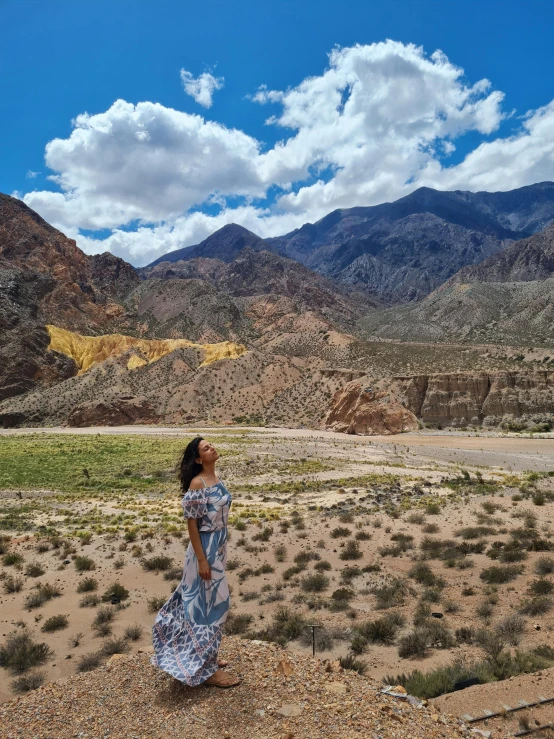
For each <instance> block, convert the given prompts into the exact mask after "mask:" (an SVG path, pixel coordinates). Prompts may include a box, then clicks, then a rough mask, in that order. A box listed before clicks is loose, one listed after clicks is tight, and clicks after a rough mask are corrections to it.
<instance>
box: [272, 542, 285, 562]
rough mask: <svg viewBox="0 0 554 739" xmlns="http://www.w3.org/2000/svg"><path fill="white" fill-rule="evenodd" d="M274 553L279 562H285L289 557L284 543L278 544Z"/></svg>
mask: <svg viewBox="0 0 554 739" xmlns="http://www.w3.org/2000/svg"><path fill="white" fill-rule="evenodd" d="M273 554H274V555H275V559H276V560H277V562H284V561H285V560H286V558H287V548H286V546H285V545H284V544H277V546H276V547H274V549H273Z"/></svg>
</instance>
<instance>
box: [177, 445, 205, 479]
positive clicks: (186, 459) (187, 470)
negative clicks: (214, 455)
mask: <svg viewBox="0 0 554 739" xmlns="http://www.w3.org/2000/svg"><path fill="white" fill-rule="evenodd" d="M203 438H204V437H203V436H195V437H194V439H193V440H192V441H191V442H190V443H189V444H187V446H186V448H185V451H184V452H183V455H182V457H181V461H180V462H179V481H180V483H181V490H182V491H183V493H186V492H187V490H188V489H189V487H190V483H191V480H192V478H193V477H196V475H198V474H200V472H202V465H201V464H198V462H197V461H196V457H198V445H199V444H200V442H201V441H202V439H203Z"/></svg>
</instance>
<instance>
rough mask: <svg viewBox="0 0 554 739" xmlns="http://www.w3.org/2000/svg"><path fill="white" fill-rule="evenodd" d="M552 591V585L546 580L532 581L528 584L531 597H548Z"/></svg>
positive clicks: (553, 585) (553, 586)
mask: <svg viewBox="0 0 554 739" xmlns="http://www.w3.org/2000/svg"><path fill="white" fill-rule="evenodd" d="M553 590H554V583H552V582H551V581H550V580H546V579H545V578H540V579H539V580H533V581H532V582H531V583H530V584H529V592H530V593H531V595H550V593H551V592H552V591H553Z"/></svg>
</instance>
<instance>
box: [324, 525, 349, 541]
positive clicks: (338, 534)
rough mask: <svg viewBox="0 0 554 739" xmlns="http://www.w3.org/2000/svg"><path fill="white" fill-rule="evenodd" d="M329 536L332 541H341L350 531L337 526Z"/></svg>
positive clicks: (344, 527)
mask: <svg viewBox="0 0 554 739" xmlns="http://www.w3.org/2000/svg"><path fill="white" fill-rule="evenodd" d="M329 536H330V537H331V538H332V539H339V538H341V539H342V538H343V537H345V536H350V529H347V528H346V526H337V527H336V528H334V529H333V530H332V531H331V533H330V534H329Z"/></svg>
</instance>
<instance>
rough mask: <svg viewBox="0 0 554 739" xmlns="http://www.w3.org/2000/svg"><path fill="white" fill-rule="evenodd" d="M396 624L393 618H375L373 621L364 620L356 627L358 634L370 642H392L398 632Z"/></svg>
mask: <svg viewBox="0 0 554 739" xmlns="http://www.w3.org/2000/svg"><path fill="white" fill-rule="evenodd" d="M398 628H399V627H398V625H397V624H396V623H395V622H394V620H393V619H390V618H387V616H384V617H383V618H377V619H375V620H373V621H366V622H365V623H362V624H360V625H359V626H358V627H357V631H358V632H359V634H360V635H361V636H362V637H363V638H364V639H365V640H366V642H371V643H372V644H375V643H379V644H387V645H388V644H392V643H393V642H394V640H395V638H396V634H397V632H398Z"/></svg>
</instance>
